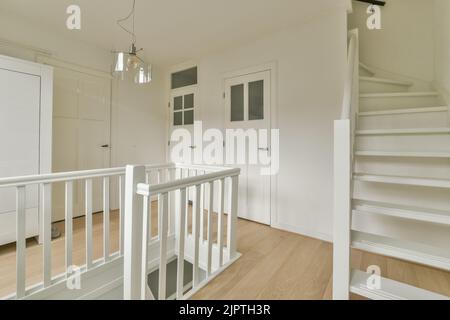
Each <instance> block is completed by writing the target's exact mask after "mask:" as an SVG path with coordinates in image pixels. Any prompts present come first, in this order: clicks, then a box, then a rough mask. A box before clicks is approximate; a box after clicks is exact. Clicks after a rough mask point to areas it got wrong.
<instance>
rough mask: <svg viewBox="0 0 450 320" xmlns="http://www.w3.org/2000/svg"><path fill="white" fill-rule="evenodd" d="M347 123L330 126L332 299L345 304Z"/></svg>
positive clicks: (348, 193)
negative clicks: (332, 172) (331, 140)
mask: <svg viewBox="0 0 450 320" xmlns="http://www.w3.org/2000/svg"><path fill="white" fill-rule="evenodd" d="M350 130H351V129H350V120H336V121H335V122H334V215H333V220H334V221H333V299H335V300H348V298H349V284H350V223H351V197H352V194H351V178H352V172H351V170H352V169H351V138H350Z"/></svg>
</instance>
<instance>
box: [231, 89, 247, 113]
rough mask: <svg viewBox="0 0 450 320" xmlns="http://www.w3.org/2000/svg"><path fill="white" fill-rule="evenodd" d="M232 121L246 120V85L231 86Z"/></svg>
mask: <svg viewBox="0 0 450 320" xmlns="http://www.w3.org/2000/svg"><path fill="white" fill-rule="evenodd" d="M230 94H231V99H230V102H231V121H243V120H244V85H243V84H238V85H235V86H231V93H230Z"/></svg>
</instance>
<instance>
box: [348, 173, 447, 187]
mask: <svg viewBox="0 0 450 320" xmlns="http://www.w3.org/2000/svg"><path fill="white" fill-rule="evenodd" d="M353 179H354V180H357V181H365V182H379V183H388V184H399V185H409V186H422V187H436V188H450V179H436V178H419V177H402V176H388V175H374V174H364V173H355V174H354V175H353Z"/></svg>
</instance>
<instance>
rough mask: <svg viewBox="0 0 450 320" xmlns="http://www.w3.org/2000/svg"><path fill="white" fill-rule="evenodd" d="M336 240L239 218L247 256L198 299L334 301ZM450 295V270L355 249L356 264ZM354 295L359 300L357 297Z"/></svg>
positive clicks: (240, 243)
mask: <svg viewBox="0 0 450 320" xmlns="http://www.w3.org/2000/svg"><path fill="white" fill-rule="evenodd" d="M332 250H333V247H332V244H330V243H327V242H323V241H320V240H316V239H312V238H307V237H303V236H300V235H296V234H292V233H288V232H284V231H280V230H276V229H272V228H270V227H268V226H263V225H259V224H256V223H253V222H249V221H245V220H239V225H238V251H239V252H241V253H242V257H241V258H240V259H239V260H238V261H236V262H235V263H234V264H233V265H231V266H230V267H229V268H228V269H226V270H225V271H224V272H223V273H221V274H220V275H219V276H218V277H217V278H215V279H214V280H213V281H212V282H211V283H209V284H208V285H207V286H206V287H205V288H203V289H202V290H200V291H199V292H198V293H197V294H196V295H195V296H194V297H193V299H232V300H238V299H268V300H273V299H296V300H303V299H314V300H315V299H317V300H319V299H331V297H332V262H333V260H332ZM370 265H378V266H380V268H381V272H382V276H384V277H387V278H391V279H393V280H398V281H402V282H405V283H409V284H411V285H414V286H417V287H421V288H424V289H428V290H431V291H435V292H437V293H441V294H445V295H447V296H450V272H445V271H441V270H436V269H433V268H428V267H424V266H420V265H416V264H411V263H406V262H403V261H400V260H397V259H391V258H386V257H382V256H377V255H373V254H370V253H367V252H360V251H353V252H352V267H353V268H358V269H361V270H367V267H368V266H370ZM352 299H360V297H357V296H355V295H353V296H352Z"/></svg>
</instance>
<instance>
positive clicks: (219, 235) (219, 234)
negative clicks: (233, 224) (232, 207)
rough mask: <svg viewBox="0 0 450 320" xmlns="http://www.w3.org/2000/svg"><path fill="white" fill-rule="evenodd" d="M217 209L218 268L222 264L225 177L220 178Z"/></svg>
mask: <svg viewBox="0 0 450 320" xmlns="http://www.w3.org/2000/svg"><path fill="white" fill-rule="evenodd" d="M219 186H220V193H219V208H218V209H219V211H218V217H217V229H218V230H217V246H218V247H219V259H218V261H219V268H220V267H222V266H223V223H224V219H223V216H224V194H225V179H220V184H219Z"/></svg>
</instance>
